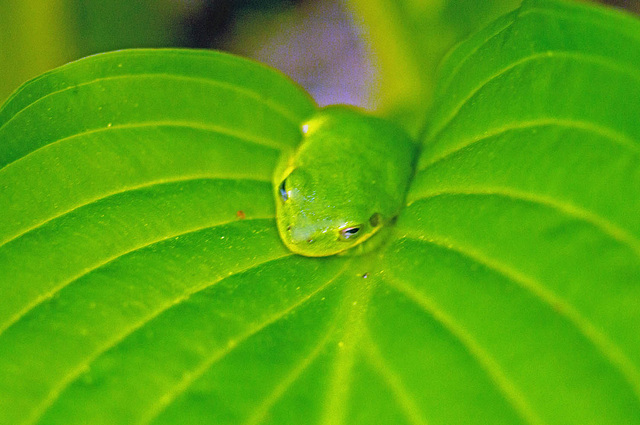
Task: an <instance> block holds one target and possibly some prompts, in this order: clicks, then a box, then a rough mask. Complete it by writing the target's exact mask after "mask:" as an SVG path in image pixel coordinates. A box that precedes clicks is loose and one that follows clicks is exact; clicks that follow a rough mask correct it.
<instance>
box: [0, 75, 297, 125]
mask: <svg viewBox="0 0 640 425" xmlns="http://www.w3.org/2000/svg"><path fill="white" fill-rule="evenodd" d="M153 78H157V79H167V80H177V81H191V82H197V83H202V84H205V85H211V86H216V87H222V88H224V89H229V90H231V91H235V92H238V93H242V94H243V95H246V96H248V97H250V98H253V99H255V100H257V101H258V102H259V103H261V104H263V105H265V106H267V107H268V108H270V109H271V110H273V111H274V112H276V113H277V114H278V115H280V116H282V117H283V118H285V119H286V120H287V121H289V122H291V123H292V124H294V125H295V126H296V127H297V126H298V123H299V119H298V117H296V116H294V115H292V114H291V112H290V111H289V110H287V109H286V108H284V107H282V106H281V105H278V104H276V103H274V102H271V101H270V100H268V99H266V98H264V97H263V96H262V95H260V94H259V93H257V92H255V91H253V90H248V89H245V88H243V87H242V86H239V85H236V84H230V83H227V82H223V81H218V80H213V79H208V78H204V77H193V76H187V75H178V74H168V73H164V72H159V73H139V74H121V75H116V76H109V77H99V78H94V79H93V80H90V81H85V82H83V83H80V84H75V85H71V86H68V87H65V88H63V89H59V90H55V91H52V92H49V93H47V94H46V95H44V96H42V97H39V98H37V99H36V100H35V101H33V102H31V103H29V104H28V105H26V106H25V107H23V108H22V109H20V110H19V111H16V112H15V113H14V114H13V115H12V116H11V118H9V119H8V120H7V121H5V123H4V124H2V125H0V133H1V132H2V130H3V129H4V128H5V126H7V125H8V124H9V123H10V122H11V121H13V120H14V119H15V118H16V117H18V116H19V115H20V114H22V112H24V111H25V110H27V109H29V108H30V107H31V106H33V105H35V104H37V103H39V102H41V101H42V100H44V99H46V98H48V97H51V96H54V95H56V94H60V93H63V92H66V91H70V90H75V89H77V88H80V87H85V86H90V85H92V84H96V83H101V82H105V81H116V80H127V79H130V80H133V79H153Z"/></svg>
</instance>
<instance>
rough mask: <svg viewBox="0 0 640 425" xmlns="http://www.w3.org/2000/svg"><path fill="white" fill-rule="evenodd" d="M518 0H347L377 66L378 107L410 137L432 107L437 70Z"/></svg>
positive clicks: (513, 6) (374, 89)
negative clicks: (451, 51)
mask: <svg viewBox="0 0 640 425" xmlns="http://www.w3.org/2000/svg"><path fill="white" fill-rule="evenodd" d="M520 3H521V1H520V0H484V1H476V0H446V1H443V0H419V1H415V0H349V1H347V2H346V4H347V6H348V7H349V8H350V9H351V10H352V11H353V12H354V15H355V18H354V19H355V21H356V22H357V23H360V21H362V26H363V28H364V32H365V33H366V37H364V39H365V41H366V42H368V44H369V46H368V47H369V49H371V51H372V54H373V58H374V61H375V63H376V68H377V80H378V81H377V82H376V83H377V84H376V85H375V87H373V88H372V90H373V91H374V93H375V95H374V96H373V97H374V99H375V100H376V103H377V104H376V105H375V106H376V107H377V108H378V109H379V110H380V111H381V112H383V113H384V114H385V115H388V116H391V117H393V119H394V120H396V121H399V122H401V123H402V124H404V125H405V127H406V128H408V129H409V130H410V131H411V133H417V132H418V131H419V129H420V127H421V126H423V122H422V121H423V119H424V117H425V111H426V110H428V109H429V108H430V106H431V105H432V104H433V100H434V96H433V91H434V88H435V85H436V68H437V65H438V64H439V63H440V61H441V59H442V57H443V56H444V55H445V53H446V52H447V51H448V50H449V49H450V48H451V47H452V46H453V45H454V44H455V43H456V42H458V41H460V40H462V39H463V38H466V37H467V36H468V35H469V34H470V33H471V32H473V31H475V30H478V29H480V28H482V27H483V26H484V25H485V24H487V23H489V22H490V21H492V20H493V19H495V18H496V17H498V16H500V15H502V14H503V13H506V12H508V11H511V10H513V9H515V8H516V7H517V6H519V5H520Z"/></svg>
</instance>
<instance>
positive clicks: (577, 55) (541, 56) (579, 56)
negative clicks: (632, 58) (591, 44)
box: [429, 50, 640, 140]
mask: <svg viewBox="0 0 640 425" xmlns="http://www.w3.org/2000/svg"><path fill="white" fill-rule="evenodd" d="M558 58H562V59H567V58H573V59H576V60H581V61H583V62H592V63H596V64H599V65H601V66H603V67H606V68H610V69H613V70H616V71H617V72H624V73H626V74H628V75H629V76H631V77H633V78H634V79H636V80H638V81H640V72H638V71H637V70H636V69H634V68H631V67H630V66H626V65H622V64H619V63H616V64H613V63H612V61H613V59H612V58H606V60H605V58H603V57H601V56H598V55H595V54H587V53H584V52H574V51H564V50H547V51H544V52H536V53H533V54H530V55H528V56H524V57H522V58H520V59H518V60H516V61H514V62H511V63H510V64H509V65H507V66H505V67H503V68H501V69H499V70H498V71H497V72H496V73H494V74H492V75H491V76H489V78H487V79H485V80H483V81H481V82H480V84H479V85H478V86H476V87H474V88H473V89H471V91H470V92H469V94H468V95H467V96H466V97H464V98H463V99H462V100H461V102H459V103H458V104H457V105H456V106H455V107H454V108H453V109H452V111H451V113H450V114H449V115H448V116H447V117H446V118H445V119H444V122H443V124H441V125H440V126H439V128H437V129H434V130H431V131H430V132H429V133H430V136H429V138H430V139H431V140H435V139H437V136H438V135H440V134H442V133H443V132H444V130H445V129H446V128H447V127H448V126H449V125H451V123H452V122H453V120H454V118H455V117H456V116H457V115H458V113H459V112H460V111H461V110H462V108H463V107H464V106H465V105H466V104H467V103H469V101H470V100H471V99H473V98H474V97H475V96H476V95H477V94H478V93H479V92H480V91H481V90H482V89H483V88H484V87H486V86H487V85H488V84H489V83H491V82H492V81H494V80H496V79H498V78H499V77H500V76H502V75H504V74H506V73H507V72H509V71H511V70H512V69H515V68H517V67H519V66H521V65H523V64H526V63H528V62H534V61H543V60H555V59H558Z"/></svg>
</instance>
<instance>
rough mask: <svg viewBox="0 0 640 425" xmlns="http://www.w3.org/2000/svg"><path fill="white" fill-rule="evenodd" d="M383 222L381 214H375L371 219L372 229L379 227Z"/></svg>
mask: <svg viewBox="0 0 640 425" xmlns="http://www.w3.org/2000/svg"><path fill="white" fill-rule="evenodd" d="M381 221H382V216H381V215H380V213H375V214H374V215H372V216H371V217H369V224H370V225H371V227H378V226H379V225H380V222H381Z"/></svg>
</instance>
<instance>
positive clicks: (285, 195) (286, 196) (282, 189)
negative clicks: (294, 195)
mask: <svg viewBox="0 0 640 425" xmlns="http://www.w3.org/2000/svg"><path fill="white" fill-rule="evenodd" d="M286 183H287V179H284V180H282V183H280V188H279V189H278V190H279V191H280V197H282V202H285V201H286V200H287V199H289V193H288V192H287V189H286V187H285V186H286Z"/></svg>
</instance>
